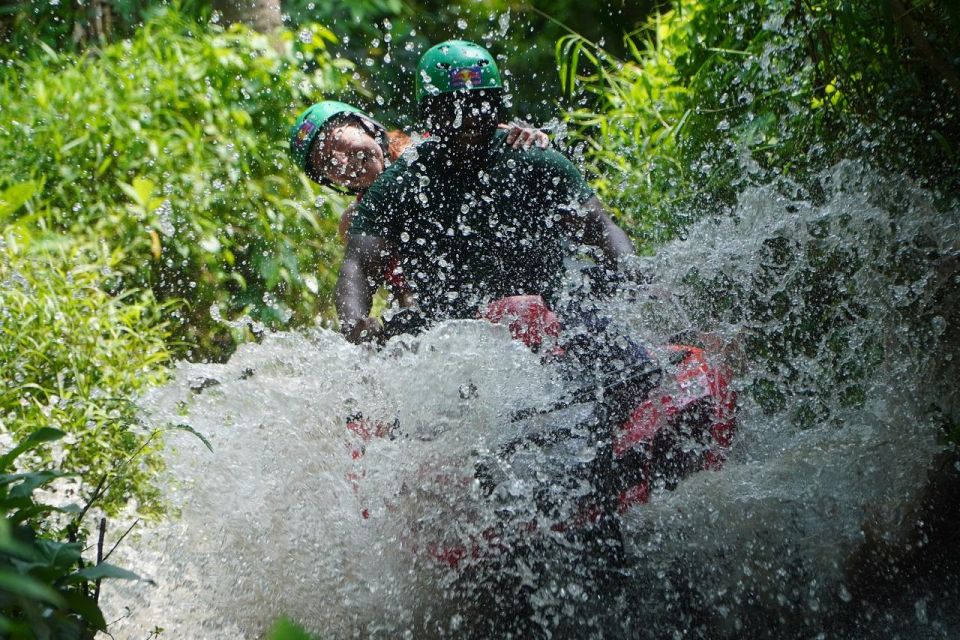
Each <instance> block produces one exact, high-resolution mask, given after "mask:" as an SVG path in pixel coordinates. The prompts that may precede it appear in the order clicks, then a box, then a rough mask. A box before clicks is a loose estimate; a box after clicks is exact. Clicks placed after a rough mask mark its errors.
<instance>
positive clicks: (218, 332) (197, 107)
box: [0, 11, 343, 356]
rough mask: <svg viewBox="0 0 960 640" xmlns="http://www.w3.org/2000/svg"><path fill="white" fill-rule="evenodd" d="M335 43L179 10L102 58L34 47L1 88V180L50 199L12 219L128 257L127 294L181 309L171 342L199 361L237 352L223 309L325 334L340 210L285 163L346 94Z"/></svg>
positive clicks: (319, 32)
mask: <svg viewBox="0 0 960 640" xmlns="http://www.w3.org/2000/svg"><path fill="white" fill-rule="evenodd" d="M332 40H333V35H332V34H331V33H330V32H329V31H326V30H325V29H323V28H321V27H316V26H314V27H310V28H304V29H302V30H301V31H300V32H299V33H298V34H297V35H296V37H294V34H292V33H290V32H281V33H279V34H276V35H275V36H272V37H271V38H267V37H266V36H262V35H258V34H255V33H253V32H250V31H248V30H245V29H243V28H242V27H239V26H235V27H232V28H231V29H230V30H228V31H226V32H224V31H223V30H222V29H219V28H217V27H216V26H211V27H209V29H208V28H203V27H200V26H198V25H196V24H194V23H191V22H190V21H188V20H185V19H183V18H182V17H180V16H178V15H177V14H176V13H174V12H172V11H166V12H161V13H160V14H159V15H158V16H157V17H155V18H154V19H152V20H151V21H150V22H148V23H147V24H146V25H144V26H143V28H142V29H140V30H139V31H138V32H137V34H136V35H135V37H133V38H132V39H130V40H124V41H122V42H119V43H116V44H113V45H110V46H108V47H106V48H104V49H103V50H102V51H100V52H98V53H88V54H86V55H82V56H79V57H77V56H73V55H70V54H59V53H55V52H54V51H53V50H51V49H50V48H49V47H43V45H42V44H40V43H37V47H36V48H35V49H34V55H33V56H32V57H28V58H27V59H25V60H22V61H18V62H16V63H12V64H11V65H9V66H8V67H7V68H6V69H5V70H4V71H3V72H2V74H3V75H2V87H0V104H2V105H3V109H2V110H0V174H2V175H3V178H2V179H3V180H4V181H6V184H7V185H10V184H16V183H26V182H32V183H34V184H36V185H37V192H36V194H35V195H34V196H33V197H32V198H30V199H29V200H28V201H27V202H26V204H25V205H24V206H23V207H22V208H21V209H20V212H19V213H18V214H17V216H15V218H16V219H17V220H19V222H21V223H24V224H30V225H33V226H34V227H38V228H47V229H52V230H56V231H61V232H66V233H71V234H83V235H86V234H89V233H93V234H95V235H97V236H99V237H101V238H103V239H104V240H105V241H106V242H107V243H108V245H109V246H110V247H113V248H118V249H121V250H122V256H123V261H122V262H121V264H118V265H117V270H118V271H119V272H121V273H122V274H123V277H124V279H125V284H128V285H129V286H133V287H140V288H147V287H149V288H151V289H152V290H153V291H154V293H155V294H156V296H157V298H158V299H160V300H161V301H168V300H181V301H183V304H181V305H179V307H178V308H177V309H176V310H175V311H173V312H172V317H173V318H174V320H175V323H174V326H173V330H174V335H175V336H176V338H177V339H179V340H182V341H184V342H185V343H187V344H188V345H199V346H200V347H201V350H200V351H199V352H194V355H195V356H201V355H210V354H212V355H222V351H223V349H225V348H226V349H229V347H230V345H231V344H232V339H233V338H234V337H235V336H231V333H230V332H231V330H230V328H229V327H228V326H227V325H226V324H224V323H218V322H216V321H215V320H214V319H213V318H212V317H211V316H212V315H213V314H212V313H211V311H212V309H213V308H214V307H215V306H216V307H217V309H218V310H219V312H220V313H221V314H222V316H223V317H231V316H237V315H240V314H244V313H247V314H249V315H250V316H251V318H252V319H253V320H256V321H260V322H262V323H265V324H267V325H270V326H279V325H285V324H287V323H297V322H300V323H302V322H307V321H311V320H313V318H314V317H315V316H316V314H317V312H318V310H320V309H321V308H322V307H323V306H324V302H325V299H326V298H325V296H326V294H327V292H329V290H330V288H331V287H332V282H333V280H334V279H335V274H336V263H337V261H338V251H339V246H338V245H337V243H336V241H335V234H334V232H333V231H334V229H335V228H336V223H337V217H336V215H335V214H334V213H333V211H334V210H336V211H339V208H340V206H341V205H342V204H343V202H342V199H338V198H337V197H335V196H333V194H331V193H327V196H326V199H327V201H328V202H330V204H326V205H325V204H323V202H322V201H321V199H316V195H315V194H316V193H319V192H315V191H314V188H313V187H312V186H311V185H310V184H309V182H308V181H307V180H306V178H304V177H303V176H302V175H301V174H300V172H299V171H296V170H295V168H294V167H293V165H292V163H291V162H290V161H289V160H288V159H287V157H286V144H287V127H288V126H289V123H290V122H291V121H292V119H293V116H294V115H295V112H296V111H298V110H300V109H301V108H302V107H303V106H304V105H305V104H307V103H309V102H311V101H313V100H316V99H319V98H320V97H322V95H323V94H324V93H325V92H328V91H330V90H333V89H335V88H338V87H339V86H340V82H341V80H340V74H339V71H338V69H337V66H336V65H334V63H333V62H332V61H331V60H330V59H329V56H328V55H327V53H326V47H327V44H328V43H329V42H330V41H332ZM341 66H342V65H341ZM315 200H316V203H315ZM12 220H13V218H11V219H10V220H8V221H12ZM214 313H215V311H214Z"/></svg>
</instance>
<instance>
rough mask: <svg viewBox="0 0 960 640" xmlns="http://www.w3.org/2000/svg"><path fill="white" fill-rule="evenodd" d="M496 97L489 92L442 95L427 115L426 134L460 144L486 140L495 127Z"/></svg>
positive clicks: (497, 119)
mask: <svg viewBox="0 0 960 640" xmlns="http://www.w3.org/2000/svg"><path fill="white" fill-rule="evenodd" d="M499 104H500V98H499V96H497V95H494V94H493V93H491V92H489V91H466V92H463V93H456V94H451V95H448V96H444V97H443V99H442V100H439V101H437V103H436V104H435V107H434V108H433V113H432V114H431V116H430V122H428V126H429V128H430V133H432V134H434V135H438V136H441V137H444V138H446V139H448V140H450V141H452V142H455V143H457V144H458V145H462V146H475V145H478V144H481V143H483V142H486V141H487V140H489V139H490V137H491V136H493V134H494V132H495V131H496V130H497V122H498V121H499V113H498V107H499Z"/></svg>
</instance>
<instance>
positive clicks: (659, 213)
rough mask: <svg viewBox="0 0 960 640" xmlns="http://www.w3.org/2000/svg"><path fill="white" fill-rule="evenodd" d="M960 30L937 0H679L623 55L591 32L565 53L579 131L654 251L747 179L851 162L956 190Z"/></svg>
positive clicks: (959, 174) (627, 39)
mask: <svg viewBox="0 0 960 640" xmlns="http://www.w3.org/2000/svg"><path fill="white" fill-rule="evenodd" d="M901 4H905V5H907V6H906V8H904V7H900V5H901ZM891 7H893V9H891ZM897 7H900V8H901V9H903V11H902V12H899V13H898V11H897V9H896V8H897ZM958 26H960V21H958V15H957V11H956V10H953V11H950V10H948V9H946V8H945V7H941V6H939V5H938V4H937V3H933V2H930V1H926V0H916V1H915V2H906V0H904V2H903V3H901V2H900V1H899V0H898V1H896V2H893V3H890V4H889V5H887V4H886V3H868V5H865V6H861V5H857V4H855V3H847V2H838V1H836V0H822V1H817V2H807V3H795V2H790V1H788V0H752V1H751V2H734V1H732V0H720V1H717V2H702V1H700V0H676V1H675V2H674V3H673V8H672V9H671V10H670V11H667V12H665V13H663V14H660V15H656V16H654V17H652V18H650V19H649V21H648V22H647V24H646V25H645V26H644V28H642V29H640V30H638V31H636V32H633V33H628V34H626V35H625V36H624V43H625V45H626V47H627V49H628V50H629V55H628V56H626V57H625V58H620V57H617V56H615V55H613V54H611V53H609V52H608V51H607V50H606V49H604V48H603V47H601V46H599V45H597V44H595V43H593V42H590V41H589V40H587V39H586V38H584V37H582V36H579V35H577V34H571V35H568V36H566V37H565V38H564V39H562V40H561V41H560V42H559V43H558V45H557V57H558V61H559V66H560V75H561V79H562V80H563V81H564V86H565V89H566V90H567V91H569V92H572V93H576V92H578V91H585V92H586V93H587V94H589V95H592V96H593V104H592V106H591V107H589V108H582V109H579V110H576V111H574V112H573V113H571V114H569V120H570V122H571V124H572V125H573V127H574V130H575V132H576V133H575V136H574V137H575V139H577V140H580V141H582V142H584V143H585V144H586V147H587V156H588V159H589V161H590V163H591V167H592V169H593V170H594V171H595V172H596V174H597V175H598V176H599V177H598V187H599V190H600V192H601V195H602V196H603V197H604V198H605V199H606V201H608V202H609V203H611V204H612V205H613V206H614V207H615V208H616V209H617V210H618V211H619V212H620V213H621V215H622V219H623V220H624V221H625V222H626V223H627V225H628V226H629V227H630V228H631V231H633V232H634V234H635V237H636V238H637V239H638V240H639V241H640V243H641V244H644V245H649V244H652V243H656V242H659V241H662V240H665V239H668V238H670V237H673V236H674V235H676V234H677V233H679V232H680V230H681V229H682V228H683V226H684V225H685V224H687V223H688V222H689V221H690V219H691V218H692V217H694V216H699V215H703V214H704V213H706V212H710V213H718V212H720V211H722V210H723V208H724V206H725V205H728V204H730V203H732V202H733V201H734V200H735V197H736V195H737V193H739V192H740V190H741V189H742V188H743V187H744V186H746V185H748V184H752V183H758V182H765V181H768V180H770V179H771V178H774V177H776V176H781V175H788V176H790V177H791V178H793V179H795V180H798V181H800V182H801V183H803V182H804V181H805V180H806V179H807V178H808V177H809V176H811V175H813V174H814V173H815V172H816V171H818V170H819V169H822V168H823V167H824V166H827V165H829V164H832V163H834V162H836V161H837V160H839V159H841V158H848V157H852V156H861V157H862V156H866V157H867V158H868V159H869V160H871V161H872V162H873V163H874V164H876V165H878V166H880V167H884V168H889V169H893V170H896V171H903V172H907V173H909V174H911V175H913V176H916V177H920V178H922V179H925V180H929V181H930V183H931V184H933V185H935V186H941V187H942V188H943V190H944V193H945V194H949V193H951V192H955V191H956V187H957V186H958V185H960V163H958V161H957V152H958V145H960V113H958V108H957V104H958V99H960V82H958V81H957V75H958V74H957V69H958V68H960V35H958V34H960V29H957V27H958Z"/></svg>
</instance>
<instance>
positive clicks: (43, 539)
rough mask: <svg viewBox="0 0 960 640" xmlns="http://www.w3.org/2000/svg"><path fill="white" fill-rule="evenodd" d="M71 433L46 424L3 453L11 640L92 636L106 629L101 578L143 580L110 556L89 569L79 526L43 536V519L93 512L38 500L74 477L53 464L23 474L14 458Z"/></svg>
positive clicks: (0, 619) (1, 621)
mask: <svg viewBox="0 0 960 640" xmlns="http://www.w3.org/2000/svg"><path fill="white" fill-rule="evenodd" d="M65 435H66V434H65V433H64V432H63V431H59V430H57V429H51V428H47V427H45V428H41V429H38V430H36V431H34V432H33V433H31V434H30V435H29V436H27V437H26V438H25V439H24V440H23V441H22V442H20V444H18V445H17V446H16V447H14V448H13V449H12V450H11V451H9V452H8V453H6V454H5V455H3V456H2V457H0V512H2V515H3V518H2V519H0V633H2V634H3V637H4V638H12V639H14V640H19V639H24V640H32V639H34V638H62V639H64V640H73V639H76V640H80V639H88V638H89V639H92V638H93V637H94V635H95V633H96V631H104V630H106V622H105V621H104V619H103V614H102V613H101V611H100V607H99V606H98V603H97V599H98V595H99V584H100V580H102V579H104V578H121V579H132V580H136V579H138V577H137V576H136V574H134V573H131V572H130V571H127V570H125V569H121V568H119V567H116V566H114V565H111V564H108V563H106V562H103V561H102V560H103V558H98V562H97V563H96V564H93V565H90V566H85V563H84V560H83V558H82V557H81V552H82V551H83V549H84V546H85V545H84V539H83V537H82V536H79V535H78V533H79V527H78V526H76V524H75V523H74V524H73V525H72V526H71V527H70V528H69V530H70V531H71V535H70V541H68V542H62V541H60V540H59V539H58V536H55V535H51V534H46V535H43V534H38V529H37V526H38V525H37V523H38V522H40V521H43V520H45V519H49V518H50V516H51V514H53V513H64V514H72V515H73V517H74V518H79V517H81V515H77V513H76V512H77V511H80V512H81V514H82V513H83V512H85V511H86V509H80V508H79V507H76V506H74V507H73V508H72V509H71V508H64V507H53V506H50V505H47V504H44V503H42V502H38V501H37V500H36V499H35V498H34V492H35V491H37V490H39V489H44V488H45V487H47V485H49V484H50V483H52V482H54V481H56V480H57V479H59V478H63V477H65V476H67V475H69V474H65V473H64V472H62V471H59V470H52V469H42V470H37V471H20V472H17V471H16V470H15V469H14V462H15V461H16V460H17V458H18V457H20V456H21V455H23V454H25V453H30V452H33V451H34V450H36V449H38V448H39V447H41V446H42V445H44V444H46V443H49V442H55V441H58V440H60V439H62V438H63V437H64V436H65ZM87 508H89V504H88V505H87ZM60 533H61V534H65V532H60Z"/></svg>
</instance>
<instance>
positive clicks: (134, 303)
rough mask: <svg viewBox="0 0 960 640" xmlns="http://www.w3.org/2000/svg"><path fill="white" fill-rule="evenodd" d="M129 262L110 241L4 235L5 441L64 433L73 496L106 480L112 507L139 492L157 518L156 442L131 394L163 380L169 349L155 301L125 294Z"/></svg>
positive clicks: (0, 292)
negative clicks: (140, 426) (142, 426)
mask: <svg viewBox="0 0 960 640" xmlns="http://www.w3.org/2000/svg"><path fill="white" fill-rule="evenodd" d="M0 199H2V194H0ZM123 261H124V256H123V254H122V252H119V251H116V250H110V249H108V248H107V246H106V244H105V243H102V242H100V243H97V242H85V243H80V242H76V241H74V240H69V239H66V238H63V237H59V238H58V237H36V238H33V239H30V238H25V237H24V236H23V235H21V237H20V238H17V237H16V236H15V235H14V234H13V233H11V232H8V233H7V235H6V236H5V237H4V238H3V243H2V246H0V438H2V439H3V440H7V441H8V440H11V439H12V438H23V437H26V436H28V435H29V434H31V433H33V432H35V431H36V430H37V429H39V428H40V427H52V428H56V429H59V430H61V431H63V432H65V433H66V437H65V438H64V440H63V441H61V442H60V443H59V446H58V447H57V448H56V450H53V451H50V450H47V451H45V452H44V457H45V458H47V459H50V458H52V459H53V460H54V461H55V462H57V463H58V465H59V468H61V469H63V470H64V471H66V472H73V473H76V474H78V478H77V480H78V481H77V482H74V483H72V484H70V485H68V486H67V487H65V489H64V490H65V491H69V492H71V493H72V494H76V495H79V494H89V493H92V492H94V488H95V487H98V486H99V487H100V491H99V493H102V494H103V495H102V496H101V499H100V500H99V504H100V505H101V507H103V508H104V509H106V510H107V511H108V512H113V511H115V510H117V509H119V508H120V507H122V506H124V505H126V504H127V503H128V502H129V501H130V500H131V499H132V500H135V501H136V502H137V504H138V506H139V509H140V511H141V513H144V514H149V513H152V512H155V511H156V510H157V509H158V508H160V505H159V496H158V493H157V489H156V488H155V487H154V486H153V484H152V479H153V476H154V474H155V472H156V470H157V467H158V465H159V461H158V460H157V458H156V456H155V453H154V449H155V448H156V447H157V446H158V443H155V442H154V443H151V442H149V440H148V437H147V436H146V435H144V434H143V433H141V432H140V431H138V430H137V428H136V409H135V407H134V406H133V404H132V402H131V399H132V398H133V397H135V395H136V394H137V393H138V392H139V391H140V390H141V389H144V388H145V387H146V386H147V385H150V384H153V383H156V382H158V381H160V380H162V379H163V378H164V377H165V373H166V369H165V368H164V366H163V365H164V364H165V363H166V362H167V360H168V358H169V354H168V351H167V347H166V345H165V338H166V331H165V329H164V326H163V324H162V323H161V322H160V321H159V318H158V315H159V312H160V310H159V309H158V308H157V305H156V303H155V302H154V301H153V299H152V296H150V295H149V293H148V292H143V291H136V290H117V289H116V287H117V286H118V285H119V282H120V280H119V279H118V277H117V273H118V272H117V267H118V265H119V264H121V263H123ZM108 291H112V292H113V293H112V294H111V293H108ZM4 444H9V442H5V443H4ZM4 449H6V447H5V446H0V451H2V450H4Z"/></svg>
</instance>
